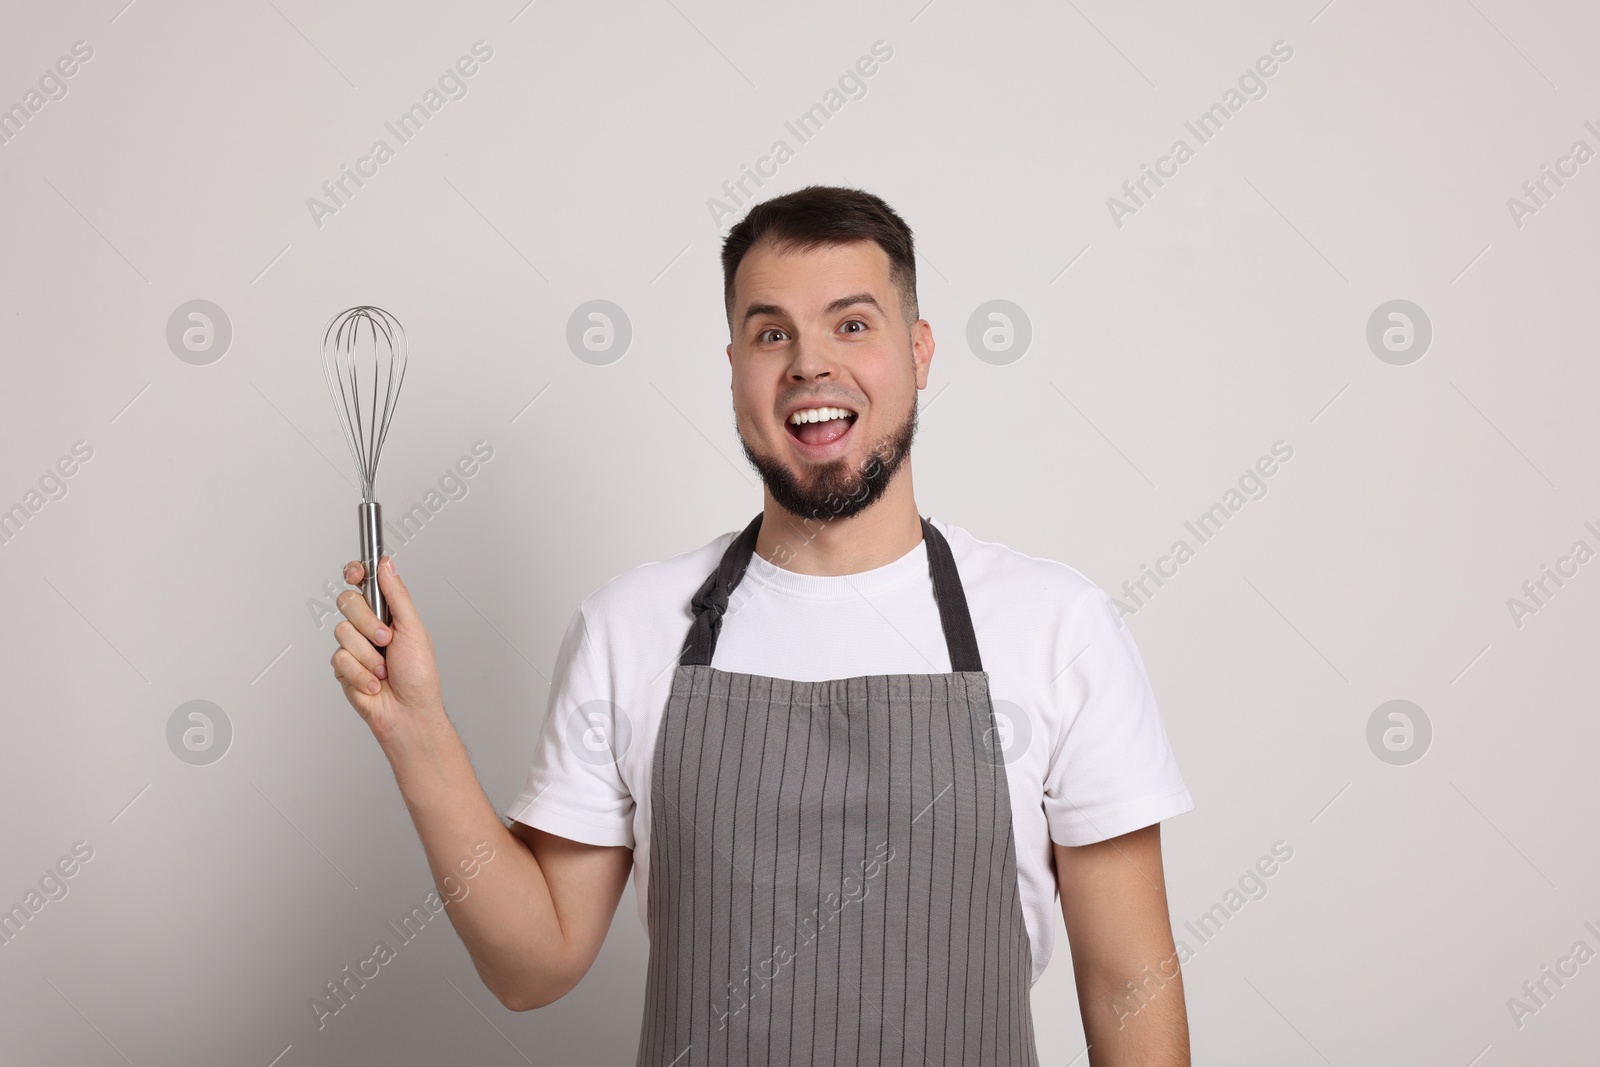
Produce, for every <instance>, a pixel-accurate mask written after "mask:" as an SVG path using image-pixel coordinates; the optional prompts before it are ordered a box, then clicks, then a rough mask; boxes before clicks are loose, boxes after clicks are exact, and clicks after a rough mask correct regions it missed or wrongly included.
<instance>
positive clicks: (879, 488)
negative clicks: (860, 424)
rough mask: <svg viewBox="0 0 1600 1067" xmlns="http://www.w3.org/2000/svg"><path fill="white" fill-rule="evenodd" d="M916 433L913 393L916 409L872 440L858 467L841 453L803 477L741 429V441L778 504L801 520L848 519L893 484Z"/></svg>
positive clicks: (747, 456) (915, 399)
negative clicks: (752, 444) (758, 448)
mask: <svg viewBox="0 0 1600 1067" xmlns="http://www.w3.org/2000/svg"><path fill="white" fill-rule="evenodd" d="M857 417H858V418H859V416H857ZM735 428H736V429H737V420H736V421H735ZM784 432H785V433H787V432H788V430H787V429H786V430H785V431H784ZM916 435H917V398H916V394H915V393H913V394H912V396H911V410H910V411H909V412H907V413H906V416H905V418H903V419H901V420H900V423H899V425H897V426H895V427H894V428H893V429H891V430H890V431H889V432H888V433H886V434H884V435H883V436H882V437H880V438H878V440H876V441H874V442H873V444H872V448H871V449H870V450H869V451H868V453H867V458H866V459H865V460H864V461H863V462H862V463H861V465H860V466H859V467H856V466H855V465H854V464H853V463H852V462H851V461H850V459H849V458H847V457H844V456H841V457H839V458H838V459H835V460H831V461H829V462H828V463H826V464H823V465H822V466H821V467H818V468H817V469H816V470H815V473H813V474H812V476H811V477H810V478H809V479H808V480H807V481H805V482H802V481H801V480H800V478H799V477H797V476H796V475H795V473H794V471H792V470H791V469H790V468H789V466H788V465H787V464H785V463H784V462H783V461H781V460H779V459H777V458H775V457H773V456H763V455H761V454H760V453H758V452H756V451H755V450H754V449H752V448H751V447H750V443H749V442H748V441H746V440H745V439H744V434H742V433H741V434H739V445H740V447H742V448H743V449H744V454H745V458H746V459H748V460H749V461H750V465H751V466H752V467H754V468H755V469H756V471H757V473H759V474H760V475H761V481H762V482H763V483H765V485H766V487H767V491H768V492H769V493H771V494H772V499H773V500H775V501H777V503H778V506H779V507H781V508H783V509H784V510H785V511H787V512H789V513H790V514H792V515H794V516H795V517H797V518H800V519H830V518H832V519H848V518H850V517H851V516H852V515H859V514H860V513H861V512H863V511H865V510H866V509H867V508H869V507H871V506H872V505H873V504H874V503H875V502H876V501H877V499H878V498H879V497H881V496H882V495H883V493H884V490H886V489H888V488H889V483H890V482H891V481H892V480H893V479H894V475H895V472H896V471H898V470H899V469H900V464H901V463H902V462H903V461H904V460H905V458H906V456H908V455H910V454H911V442H912V440H913V439H914V438H915V437H916Z"/></svg>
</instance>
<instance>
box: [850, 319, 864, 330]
mask: <svg viewBox="0 0 1600 1067" xmlns="http://www.w3.org/2000/svg"><path fill="white" fill-rule="evenodd" d="M845 325H846V326H851V325H855V326H859V327H861V330H865V329H866V328H867V324H866V323H864V322H862V321H861V320H860V319H851V320H850V321H849V322H846V323H845ZM861 330H852V331H850V332H852V333H860V332H861Z"/></svg>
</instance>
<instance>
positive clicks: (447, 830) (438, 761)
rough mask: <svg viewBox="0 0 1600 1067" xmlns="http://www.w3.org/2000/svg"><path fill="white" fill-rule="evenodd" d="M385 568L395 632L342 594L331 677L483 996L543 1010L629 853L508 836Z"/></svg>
mask: <svg viewBox="0 0 1600 1067" xmlns="http://www.w3.org/2000/svg"><path fill="white" fill-rule="evenodd" d="M384 562H385V564H386V565H384V566H380V567H379V568H378V582H379V585H380V587H381V588H382V590H383V595H384V597H385V598H386V599H387V600H388V602H389V605H390V608H391V610H392V612H393V616H394V625H393V626H392V628H389V629H388V630H387V631H385V629H384V628H383V626H382V623H381V622H380V620H379V619H378V618H377V616H376V615H374V614H373V612H372V609H371V608H370V607H368V606H367V602H366V601H365V600H364V599H363V598H362V597H361V595H360V594H359V593H356V592H354V591H347V592H345V593H342V594H340V596H339V610H340V611H341V612H343V614H344V616H345V621H343V622H341V623H339V625H338V626H336V627H335V628H334V636H335V637H337V638H338V640H339V646H340V647H339V648H338V650H337V651H335V652H334V654H333V668H334V674H335V675H336V676H337V677H338V679H339V682H340V684H341V685H343V687H344V693H345V697H346V698H347V699H348V700H349V701H350V704H351V706H353V707H354V708H355V709H356V711H357V712H358V713H359V714H360V715H361V717H362V718H363V719H364V720H366V723H367V725H368V726H369V727H371V729H372V732H373V736H374V737H375V738H376V739H377V741H378V744H379V746H380V747H381V748H382V749H383V753H384V755H386V756H387V757H388V758H389V765H390V766H391V767H392V768H393V769H394V777H395V781H396V782H397V783H398V784H399V786H400V793H401V795H402V796H403V797H404V798H405V803H406V808H407V809H408V810H409V811H410V812H411V820H412V822H413V823H415V824H416V827H417V834H418V836H419V837H420V838H421V839H422V847H423V850H424V851H425V852H426V853H427V857H428V867H429V868H430V869H431V870H432V872H433V878H434V882H435V884H436V885H437V886H438V887H439V896H440V899H441V900H443V901H445V911H446V912H448V913H449V915H450V921H451V922H452V923H453V924H454V925H455V928H456V932H457V933H458V934H459V935H460V937H461V941H462V943H463V944H464V945H466V947H467V951H468V953H470V954H471V956H472V962H473V965H474V966H476V967H477V969H478V975H479V976H480V977H481V978H482V979H483V983H484V985H486V986H487V987H488V988H489V990H490V991H491V992H492V993H494V995H495V996H496V997H498V998H499V999H500V1002H501V1003H502V1004H504V1005H505V1006H506V1007H508V1008H510V1009H512V1010H513V1011H526V1010H528V1009H530V1008H538V1007H543V1006H544V1005H546V1004H549V1003H550V1002H552V1001H554V1000H557V999H559V998H560V997H562V996H564V995H565V994H566V993H567V992H568V991H570V990H571V989H572V987H573V986H575V985H577V984H578V981H579V979H581V978H582V977H583V976H584V974H586V973H587V972H588V970H589V967H590V966H591V965H592V964H593V963H594V960H595V957H596V956H597V955H598V954H599V951H600V946H601V944H602V943H603V942H604V941H605V936H606V931H607V929H608V928H609V927H610V925H611V919H612V916H613V915H615V914H616V910H617V902H618V901H619V900H620V899H621V897H622V887H623V885H624V884H625V883H626V882H627V877H628V870H629V867H630V866H631V863H632V856H633V850H632V849H629V848H625V847H602V846H597V845H585V844H581V843H579V842H577V841H569V840H567V839H565V838H561V837H557V836H555V835H553V834H548V833H545V832H543V831H540V830H536V829H533V828H532V827H526V826H523V825H522V824H521V823H518V824H516V826H517V833H515V834H513V832H512V831H511V830H510V829H508V828H507V827H506V825H505V823H504V822H502V821H501V819H500V816H499V814H498V813H496V811H495V810H494V807H493V805H491V804H490V803H489V798H488V796H486V795H485V794H484V791H483V787H482V786H481V785H480V784H479V783H478V778H477V775H475V774H474V773H473V770H472V763H471V761H470V760H469V759H468V758H467V750H466V747H465V746H464V745H463V744H462V743H461V737H460V735H458V734H457V733H456V731H455V727H454V726H452V725H451V723H450V718H449V716H448V715H446V714H445V710H444V698H443V693H442V691H441V689H440V685H439V676H438V668H437V663H436V661H435V658H434V652H433V643H432V640H431V639H430V638H429V637H428V632H427V629H426V628H425V627H424V626H423V625H422V620H421V618H420V617H419V616H418V615H417V610H416V606H415V605H414V604H413V603H412V600H411V596H410V594H409V593H408V592H407V590H406V588H405V586H404V584H402V583H401V581H400V576H399V575H398V574H396V573H394V571H393V569H392V566H389V565H387V564H392V558H391V557H385V561H384ZM361 571H362V567H361V564H359V563H351V564H349V565H347V567H346V568H345V579H346V581H349V582H350V583H351V584H352V585H353V584H356V583H359V582H360V581H361ZM352 576H353V577H352ZM374 644H377V645H382V646H384V648H385V653H386V654H385V655H380V654H379V653H378V651H377V649H376V648H375V647H374Z"/></svg>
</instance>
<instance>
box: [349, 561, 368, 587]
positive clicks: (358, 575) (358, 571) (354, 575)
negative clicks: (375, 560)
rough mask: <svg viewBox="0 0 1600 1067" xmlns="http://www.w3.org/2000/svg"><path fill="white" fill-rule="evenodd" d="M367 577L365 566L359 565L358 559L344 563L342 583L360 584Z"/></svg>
mask: <svg viewBox="0 0 1600 1067" xmlns="http://www.w3.org/2000/svg"><path fill="white" fill-rule="evenodd" d="M366 577H367V568H365V567H363V566H362V565H361V561H360V560H359V559H353V560H351V561H350V562H349V563H346V564H345V565H344V584H345V585H360V584H361V583H362V581H363V580H365V578H366Z"/></svg>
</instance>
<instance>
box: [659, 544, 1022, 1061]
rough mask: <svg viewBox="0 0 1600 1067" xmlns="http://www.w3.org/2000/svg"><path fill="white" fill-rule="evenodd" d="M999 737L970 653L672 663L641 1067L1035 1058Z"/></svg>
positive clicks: (662, 737) (983, 677)
mask: <svg viewBox="0 0 1600 1067" xmlns="http://www.w3.org/2000/svg"><path fill="white" fill-rule="evenodd" d="M952 573H953V569H952ZM961 609H962V611H963V613H964V609H965V605H964V603H963V604H962V605H961ZM707 658H709V656H708V657H707ZM995 736H997V731H996V727H995V722H994V716H993V711H992V707H991V703H990V698H989V680H988V675H987V674H985V673H983V672H982V671H954V672H951V673H947V674H927V675H909V674H902V675H869V676H860V677H854V678H841V679H832V680H828V681H816V682H800V681H790V680H785V679H778V678H768V677H763V676H759V675H752V674H739V673H733V672H727V671H722V670H718V669H715V668H713V667H711V666H709V665H705V664H691V665H687V666H679V667H678V668H677V670H676V674H675V676H674V678H673V684H672V692H671V695H670V696H669V698H668V701H667V708H666V712H665V715H664V718H663V720H662V724H661V728H660V732H659V733H658V735H657V737H656V747H655V752H654V763H653V769H652V774H651V787H650V788H651V816H650V849H651V863H650V871H651V876H650V880H649V886H648V901H647V909H646V910H647V916H648V920H649V926H650V962H649V972H648V978H647V986H646V1003H645V1013H644V1018H643V1022H642V1026H641V1034H640V1046H639V1057H638V1061H637V1062H638V1064H639V1067H668V1065H672V1067H691V1065H695V1067H700V1065H705V1067H712V1065H716V1067H721V1065H725V1064H753V1065H754V1064H789V1065H795V1064H806V1065H810V1067H819V1065H830V1067H831V1065H841V1067H843V1065H856V1064H863V1065H864V1064H895V1065H900V1064H905V1065H916V1064H929V1065H945V1064H979V1063H981V1064H998V1065H1029V1067H1033V1065H1036V1064H1037V1062H1038V1058H1037V1053H1036V1051H1035V1047H1034V1035H1033V1019H1032V1015H1031V1012H1030V1010H1029V1000H1028V994H1029V988H1030V975H1031V973H1032V958H1031V946H1030V944H1029V942H1028V935H1027V927H1026V924H1025V923H1024V921H1023V915H1022V906H1021V901H1020V900H1019V898H1018V890H1017V871H1016V850H1015V845H1014V841H1013V836H1012V828H1011V801H1010V794H1009V792H1008V789H1007V784H1006V774H1005V765H1004V763H1003V762H1002V761H1001V760H1000V758H999V756H998V754H997V751H996V750H995V749H994V748H993V746H992V745H991V744H990V743H989V741H990V739H991V738H993V737H995Z"/></svg>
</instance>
